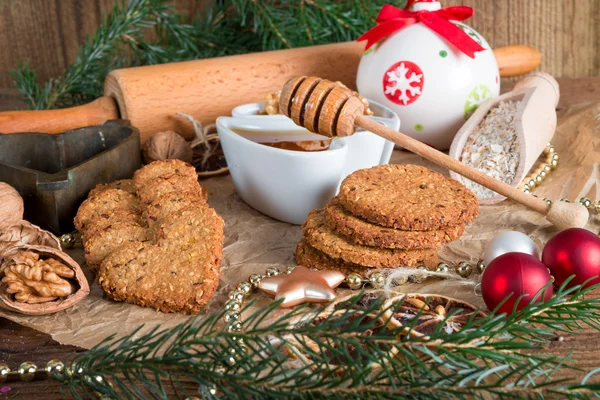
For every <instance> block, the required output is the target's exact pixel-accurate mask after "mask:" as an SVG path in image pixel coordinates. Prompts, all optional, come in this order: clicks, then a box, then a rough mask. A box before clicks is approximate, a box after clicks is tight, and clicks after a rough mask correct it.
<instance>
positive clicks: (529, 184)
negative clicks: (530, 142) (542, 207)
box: [519, 143, 600, 214]
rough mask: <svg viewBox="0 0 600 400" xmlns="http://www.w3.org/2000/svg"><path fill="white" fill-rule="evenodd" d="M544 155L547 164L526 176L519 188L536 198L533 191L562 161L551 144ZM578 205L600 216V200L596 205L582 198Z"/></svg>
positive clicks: (548, 200) (548, 201) (550, 202)
mask: <svg viewBox="0 0 600 400" xmlns="http://www.w3.org/2000/svg"><path fill="white" fill-rule="evenodd" d="M543 154H544V156H545V157H546V159H545V162H543V163H542V164H541V165H540V166H539V167H538V168H536V169H535V170H534V171H533V173H531V174H530V175H528V176H526V177H525V179H523V182H524V183H523V184H522V185H521V186H519V189H520V190H522V191H523V192H525V193H527V194H531V195H532V196H534V197H537V195H536V194H534V193H533V190H534V189H535V188H537V187H538V186H540V184H541V183H542V182H543V181H544V180H545V179H546V178H547V177H548V176H549V175H550V173H551V172H552V171H554V170H555V169H556V168H557V167H558V160H559V159H560V157H559V155H558V153H557V152H556V149H555V148H554V146H553V145H552V144H550V143H548V145H547V146H546V148H545V149H544V153H543ZM543 200H544V201H545V202H546V203H548V204H552V200H550V199H548V198H544V199H543ZM560 201H564V202H567V203H569V202H570V201H569V200H568V199H560ZM578 203H579V204H581V205H582V206H584V207H585V208H587V209H588V210H589V211H596V212H597V213H599V214H600V199H598V200H597V201H596V203H594V202H593V201H592V200H590V199H588V198H587V197H582V198H580V199H579V202H578Z"/></svg>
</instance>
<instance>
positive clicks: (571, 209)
mask: <svg viewBox="0 0 600 400" xmlns="http://www.w3.org/2000/svg"><path fill="white" fill-rule="evenodd" d="M279 108H280V109H281V110H282V112H283V113H284V114H285V115H286V116H287V117H289V118H291V119H292V120H293V121H294V123H296V125H299V126H303V127H305V128H306V129H308V130H309V131H311V132H318V133H320V134H322V135H325V136H329V137H333V136H350V135H352V134H353V133H354V131H355V126H358V127H361V128H363V129H365V130H367V131H369V132H372V133H374V134H376V135H378V136H381V137H382V138H384V139H387V140H390V141H392V142H394V143H396V144H397V145H398V146H400V147H402V148H404V149H406V150H409V151H411V152H413V153H415V154H418V155H420V156H421V157H423V158H426V159H427V160H429V161H431V162H433V163H435V164H437V165H440V166H442V167H445V168H448V169H449V170H451V171H454V172H456V173H457V174H460V175H462V176H464V177H465V178H468V179H470V180H472V181H474V182H477V183H479V184H480V185H482V186H485V187H486V188H488V189H491V190H493V191H494V192H496V193H499V194H501V195H503V196H505V197H507V198H509V199H512V200H514V201H516V202H517V203H520V204H522V205H524V206H526V207H528V208H530V209H532V210H535V211H537V212H539V213H541V214H543V215H545V216H546V218H547V219H548V221H550V222H551V223H552V224H553V225H555V226H556V227H558V228H559V229H566V228H573V227H577V228H581V227H583V226H584V225H585V224H586V222H587V220H588V218H589V212H588V210H587V209H586V208H585V207H584V206H582V205H580V204H576V203H566V202H562V201H556V202H553V203H552V204H548V203H546V202H545V201H544V200H541V199H538V198H536V197H533V196H530V195H528V194H526V193H523V192H522V191H520V190H518V189H516V188H514V187H512V186H510V185H508V184H506V183H504V182H502V181H499V180H496V179H494V178H491V177H489V176H487V175H486V174H484V173H482V172H479V171H477V170H476V169H474V168H471V167H469V166H466V165H464V164H462V163H461V162H460V161H458V160H455V159H454V158H452V157H450V156H448V155H446V154H444V153H442V152H441V151H438V150H436V149H434V148H432V147H430V146H428V145H426V144H424V143H421V142H419V141H418V140H415V139H413V138H411V137H409V136H407V135H405V134H403V133H400V132H396V131H394V130H392V129H390V128H387V127H385V126H383V125H381V124H379V123H378V122H376V121H373V120H372V119H369V118H367V117H366V116H364V109H365V105H364V104H363V102H362V101H361V100H360V99H359V98H358V97H357V96H355V95H354V93H353V92H352V91H351V90H350V89H348V88H346V87H343V86H340V85H339V84H337V83H335V82H332V81H328V80H326V79H321V78H316V77H306V76H301V77H294V78H291V79H290V80H288V81H287V83H286V84H285V85H284V87H283V89H282V90H281V97H280V100H279Z"/></svg>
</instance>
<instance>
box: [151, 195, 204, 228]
mask: <svg viewBox="0 0 600 400" xmlns="http://www.w3.org/2000/svg"><path fill="white" fill-rule="evenodd" d="M198 204H200V205H202V204H206V197H204V195H203V193H198V192H197V191H191V192H190V191H187V192H170V193H167V194H164V195H162V196H160V197H159V198H157V199H155V200H154V201H153V202H152V203H150V204H149V205H148V206H147V207H146V209H145V210H144V213H143V218H144V220H145V221H146V223H147V224H148V225H153V224H160V222H161V221H162V220H163V219H164V218H166V217H169V216H170V215H171V214H173V213H176V212H177V211H179V210H181V209H184V208H187V207H189V206H192V205H198Z"/></svg>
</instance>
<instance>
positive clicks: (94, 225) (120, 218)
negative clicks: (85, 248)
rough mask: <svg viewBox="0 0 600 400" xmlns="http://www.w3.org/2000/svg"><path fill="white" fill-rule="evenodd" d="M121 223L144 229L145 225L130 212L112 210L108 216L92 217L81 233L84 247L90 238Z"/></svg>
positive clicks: (136, 214)
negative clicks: (136, 225) (135, 225)
mask: <svg viewBox="0 0 600 400" xmlns="http://www.w3.org/2000/svg"><path fill="white" fill-rule="evenodd" d="M123 222H125V223H134V224H138V225H140V226H142V227H144V228H145V227H146V223H145V221H144V220H143V219H142V216H141V215H140V214H139V213H137V212H133V211H131V210H120V209H119V210H114V211H113V212H112V213H111V214H110V215H109V214H102V215H96V216H95V217H92V218H91V219H90V221H89V223H88V224H87V226H86V229H85V231H83V234H82V242H83V243H84V245H85V243H86V242H87V241H88V240H89V239H90V238H91V237H93V236H96V235H97V234H98V233H99V232H103V231H104V230H106V229H108V228H109V227H110V226H111V225H114V224H117V223H123Z"/></svg>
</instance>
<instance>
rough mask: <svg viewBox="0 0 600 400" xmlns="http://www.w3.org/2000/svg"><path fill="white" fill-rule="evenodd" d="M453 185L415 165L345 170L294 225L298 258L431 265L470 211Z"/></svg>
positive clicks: (471, 204) (324, 265)
mask: <svg viewBox="0 0 600 400" xmlns="http://www.w3.org/2000/svg"><path fill="white" fill-rule="evenodd" d="M478 210H479V204H478V202H477V199H476V197H475V196H474V195H473V193H471V191H469V190H468V189H467V188H466V187H465V186H463V185H462V184H461V183H459V182H457V181H455V180H453V179H450V178H446V177H444V176H443V175H441V174H439V173H437V172H434V171H431V170H429V169H427V168H425V167H421V166H416V165H380V166H376V167H373V168H368V169H363V170H360V171H356V172H354V173H353V174H351V175H349V176H348V177H347V178H346V179H345V180H344V181H343V182H342V185H341V187H340V192H339V194H338V196H337V197H335V198H334V199H333V200H332V201H331V202H330V203H329V204H328V205H327V206H326V207H325V208H323V209H319V210H313V211H311V213H310V214H309V216H308V219H307V220H306V222H305V223H304V224H303V225H302V229H303V232H304V237H303V238H302V240H301V241H300V243H298V246H297V248H296V260H297V261H298V263H299V264H301V265H304V266H307V267H311V268H318V269H339V270H342V271H343V272H345V273H348V272H361V271H364V269H365V268H396V267H401V266H410V267H417V266H420V265H424V266H426V267H429V268H432V267H434V266H436V265H437V262H438V256H437V253H438V250H439V248H440V247H442V246H443V245H445V244H446V243H448V242H450V241H453V240H456V239H458V238H459V237H460V236H461V235H462V234H463V232H464V229H465V224H466V223H468V222H470V221H471V220H473V219H474V218H475V217H476V216H477V213H478Z"/></svg>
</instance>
